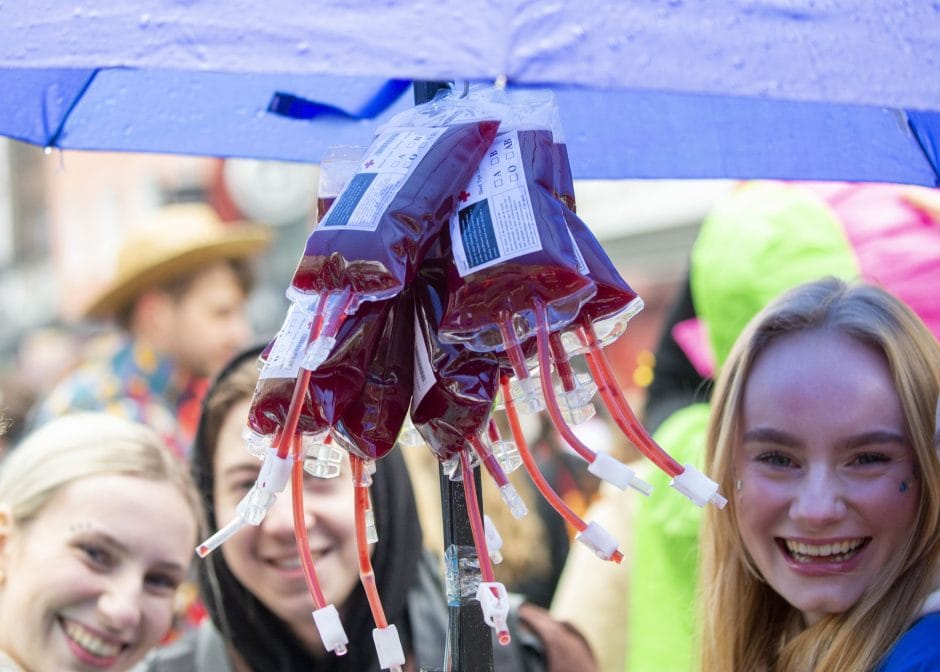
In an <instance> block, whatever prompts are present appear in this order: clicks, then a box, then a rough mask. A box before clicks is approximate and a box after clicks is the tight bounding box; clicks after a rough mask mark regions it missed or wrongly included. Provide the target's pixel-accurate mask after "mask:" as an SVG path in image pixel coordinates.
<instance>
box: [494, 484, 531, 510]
mask: <svg viewBox="0 0 940 672" xmlns="http://www.w3.org/2000/svg"><path fill="white" fill-rule="evenodd" d="M499 495H500V497H502V498H503V501H504V502H506V505H507V506H508V507H509V511H510V512H511V513H512V517H513V518H525V517H526V514H527V513H529V509H528V508H526V505H525V502H523V501H522V497H520V496H519V493H518V492H516V488H515V486H513V484H512V483H507V484H506V485H503V486H501V487H500V489H499Z"/></svg>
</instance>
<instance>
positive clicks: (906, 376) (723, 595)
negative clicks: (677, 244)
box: [699, 278, 940, 672]
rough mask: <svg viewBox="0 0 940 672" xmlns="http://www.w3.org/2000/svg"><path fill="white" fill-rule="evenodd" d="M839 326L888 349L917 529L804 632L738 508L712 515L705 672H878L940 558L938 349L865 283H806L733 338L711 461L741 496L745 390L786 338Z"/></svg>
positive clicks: (711, 469)
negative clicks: (910, 459)
mask: <svg viewBox="0 0 940 672" xmlns="http://www.w3.org/2000/svg"><path fill="white" fill-rule="evenodd" d="M812 330H833V331H838V332H841V333H844V334H846V335H849V336H851V337H853V338H856V339H858V340H859V341H861V342H863V343H867V344H870V345H872V346H874V347H876V348H878V349H879V350H881V351H882V352H883V353H884V355H885V358H886V359H887V361H888V365H889V366H890V369H891V373H892V376H893V378H894V385H895V388H896V390H897V393H898V396H899V398H900V400H901V405H902V408H903V412H904V419H905V425H906V431H907V439H908V440H909V442H910V445H911V446H912V448H913V452H914V459H915V465H916V467H915V468H916V470H917V471H916V473H917V474H918V476H919V478H920V486H921V487H920V501H919V502H918V509H917V517H916V523H915V525H914V526H913V528H912V529H911V530H909V533H908V535H907V537H906V539H905V542H904V543H903V544H902V546H901V547H900V548H898V549H897V553H896V554H895V555H894V556H893V558H892V560H891V561H890V562H889V564H888V566H887V567H885V568H884V571H883V572H882V573H881V574H880V576H879V579H878V580H877V582H876V583H875V584H874V585H872V586H869V587H868V589H866V591H865V592H864V594H863V595H862V596H861V598H860V599H859V600H858V602H857V603H856V604H855V605H854V606H853V607H852V608H851V609H849V610H848V611H846V612H844V613H841V614H833V615H829V616H827V617H825V618H823V619H821V620H820V621H819V622H818V623H816V624H814V625H812V626H811V627H804V625H803V622H802V618H801V614H800V613H799V611H797V610H796V609H795V608H794V607H792V606H791V605H790V604H788V603H787V602H786V600H784V599H783V598H782V597H781V596H780V595H778V594H777V593H776V592H775V591H774V590H773V588H771V587H770V586H769V585H768V584H767V583H765V582H764V581H763V579H762V578H761V576H760V573H759V572H758V570H757V568H756V567H755V565H754V563H753V561H752V559H751V558H750V557H749V556H748V553H747V551H746V549H745V548H744V545H743V542H742V539H741V534H740V530H739V528H738V525H737V511H736V510H735V503H734V501H733V498H732V501H731V502H729V504H728V507H727V509H726V510H723V511H720V510H715V509H713V508H711V507H710V508H709V510H708V511H707V512H706V514H705V521H704V530H703V534H702V537H701V542H700V543H701V557H702V565H701V587H702V595H701V597H702V599H701V604H700V607H701V611H700V615H699V616H700V617H699V630H700V639H699V646H700V648H701V654H702V655H701V668H700V669H702V670H703V672H715V671H716V670H722V671H724V670H729V671H731V670H742V671H747V672H761V671H765V672H766V671H770V670H773V671H774V672H809V671H811V670H825V671H826V672H840V671H843V672H860V671H865V670H872V669H874V668H875V667H876V665H877V664H878V661H879V659H880V658H881V657H882V656H884V655H885V654H886V653H887V652H888V650H889V649H890V648H891V646H892V645H893V644H894V642H895V641H896V640H897V639H898V638H899V637H900V636H901V634H903V632H904V631H905V630H906V629H907V627H908V626H909V625H910V624H911V622H912V621H913V619H914V617H915V615H916V612H917V609H918V608H919V606H920V605H921V604H922V602H923V599H924V598H925V596H926V594H927V593H928V592H929V586H930V581H931V579H932V576H933V573H934V572H935V571H936V568H937V566H938V557H940V462H938V457H937V452H936V450H935V449H934V446H933V435H934V407H935V404H936V400H937V397H938V394H940V346H938V344H937V341H936V339H935V338H934V336H933V335H932V334H931V333H930V331H929V330H928V329H927V327H926V326H925V325H924V324H923V322H921V320H920V319H919V318H918V317H917V316H916V315H915V314H914V312H913V311H912V310H911V309H910V308H908V307H907V306H906V305H905V304H904V303H902V302H901V301H900V300H898V299H896V298H895V297H893V296H892V295H890V294H888V293H887V292H885V291H884V290H882V289H880V288H877V287H874V286H871V285H866V284H847V283H845V282H843V281H841V280H836V279H834V278H827V279H824V280H819V281H816V282H811V283H807V284H804V285H801V286H799V287H796V288H794V289H792V290H790V291H789V292H787V293H785V294H784V295H783V296H781V297H779V298H778V299H777V300H775V301H774V302H772V303H771V304H770V305H769V306H767V308H765V309H764V310H763V311H762V312H761V313H759V314H758V315H757V316H756V317H755V318H754V319H753V320H752V321H751V322H750V324H749V325H748V327H747V328H746V329H745V330H744V332H743V333H742V334H741V336H740V337H739V338H738V340H737V342H736V343H735V346H734V348H733V349H732V351H731V354H730V356H729V358H728V361H727V363H726V364H725V366H724V368H723V370H722V372H721V375H720V377H719V379H718V381H717V384H716V387H715V393H714V396H713V399H712V414H711V420H710V424H709V431H708V438H707V446H706V455H705V465H706V470H707V473H708V474H709V475H710V476H711V477H712V478H713V479H715V480H716V481H717V482H718V483H719V484H720V487H721V489H722V491H724V492H732V491H733V484H732V481H733V474H732V459H733V454H734V451H735V447H736V446H737V444H738V442H739V441H740V440H741V424H740V423H741V408H742V397H743V393H744V388H745V384H746V382H747V379H748V377H749V376H750V373H751V369H752V367H753V365H754V362H755V361H756V359H757V358H758V357H759V356H760V354H761V353H762V352H763V351H765V350H766V349H767V347H768V346H769V345H770V344H771V343H773V342H775V341H776V340H777V339H779V338H781V337H783V336H786V335H787V334H792V333H797V332H805V331H812Z"/></svg>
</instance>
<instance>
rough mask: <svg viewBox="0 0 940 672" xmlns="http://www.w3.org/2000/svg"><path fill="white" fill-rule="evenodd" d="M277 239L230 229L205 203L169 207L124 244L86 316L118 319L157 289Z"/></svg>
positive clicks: (254, 228) (241, 227)
mask: <svg viewBox="0 0 940 672" xmlns="http://www.w3.org/2000/svg"><path fill="white" fill-rule="evenodd" d="M271 238H272V235H271V231H270V230H269V229H268V228H267V227H266V226H263V225H260V224H248V223H246V222H233V223H230V224H224V223H223V222H222V220H221V219H220V218H219V216H218V215H217V214H216V212H215V210H213V209H212V208H211V207H210V206H209V205H206V204H204V203H180V204H174V205H168V206H165V207H163V208H161V209H160V210H158V211H157V212H156V213H155V215H154V217H153V219H152V221H150V222H149V225H148V226H146V227H144V228H142V229H140V230H138V231H135V232H134V233H131V234H130V235H129V236H128V237H127V238H126V239H125V240H124V241H123V242H122V243H121V247H120V249H119V250H118V255H117V268H116V270H115V274H114V276H113V277H112V278H111V280H110V281H109V282H108V283H107V284H106V285H105V286H104V287H102V288H101V290H100V291H99V292H98V294H97V295H96V296H94V297H92V299H91V300H90V301H89V303H88V304H87V306H86V307H85V308H84V310H83V311H82V314H83V316H85V317H108V316H111V315H115V314H117V313H119V312H120V311H121V310H122V309H123V308H124V307H125V306H126V305H127V304H128V302H130V301H132V300H133V299H134V298H135V297H136V296H138V295H139V294H140V293H141V292H143V291H145V290H147V289H149V288H151V287H155V286H158V285H161V284H164V283H166V282H169V281H172V280H174V279H176V278H178V277H180V276H182V275H185V274H187V273H189V272H191V271H194V270H196V269H197V268H199V267H201V266H204V265H206V264H210V263H212V262H214V261H217V260H221V259H241V258H245V257H250V256H252V255H254V254H256V253H258V252H260V251H261V250H263V249H264V248H265V247H266V246H267V245H268V243H269V242H270V241H271Z"/></svg>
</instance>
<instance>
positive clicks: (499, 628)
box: [477, 581, 509, 632]
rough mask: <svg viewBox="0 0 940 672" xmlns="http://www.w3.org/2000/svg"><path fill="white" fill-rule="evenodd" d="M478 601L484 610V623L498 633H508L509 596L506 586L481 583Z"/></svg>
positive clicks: (487, 582) (490, 582)
mask: <svg viewBox="0 0 940 672" xmlns="http://www.w3.org/2000/svg"><path fill="white" fill-rule="evenodd" d="M494 591H496V592H495V593H494ZM477 600H479V602H480V606H481V607H482V608H483V622H484V623H486V624H487V625H488V626H490V627H491V628H493V629H494V630H496V632H506V631H508V627H507V626H506V619H507V618H508V616H509V596H508V595H507V594H506V586H504V585H503V584H501V583H500V582H499V581H481V582H480V585H479V586H478V587H477Z"/></svg>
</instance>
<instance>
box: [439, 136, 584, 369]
mask: <svg viewBox="0 0 940 672" xmlns="http://www.w3.org/2000/svg"><path fill="white" fill-rule="evenodd" d="M517 133H518V147H517V148H516V149H515V151H516V152H518V155H519V156H520V157H521V163H522V166H523V169H524V172H525V180H526V185H525V186H526V189H527V194H528V200H529V202H530V203H531V207H532V210H533V212H534V216H535V220H534V221H535V225H536V227H537V233H538V238H539V241H540V245H541V249H538V250H536V251H533V252H529V253H526V254H523V255H521V256H517V257H515V258H510V259H504V260H502V261H499V262H498V263H495V264H493V265H489V266H483V265H482V264H486V263H491V260H492V259H493V258H495V253H493V252H491V251H490V250H488V249H483V251H482V252H480V251H479V249H480V248H481V247H485V245H486V244H487V243H489V241H488V240H486V238H487V237H489V238H490V239H492V238H493V234H492V231H487V230H486V226H487V224H488V223H489V222H490V221H491V220H492V210H487V208H489V207H490V205H489V204H488V200H490V199H486V200H481V201H478V202H476V203H473V204H472V205H471V206H468V207H467V208H463V209H460V211H459V214H458V217H459V221H460V223H459V227H451V228H452V229H453V228H457V229H458V230H457V235H461V236H463V237H464V239H467V237H468V235H472V236H474V238H475V239H474V240H472V241H470V243H467V242H464V248H465V249H467V250H470V249H472V246H475V247H473V254H475V255H476V256H477V257H478V258H482V259H483V262H482V264H476V265H475V267H476V266H479V267H480V268H479V270H476V269H475V267H473V268H471V271H470V272H469V274H467V275H465V276H464V277H461V275H460V272H459V270H458V267H457V264H456V263H453V264H451V265H450V268H449V270H448V276H447V283H448V293H449V294H448V303H447V310H446V312H445V314H444V316H443V318H442V320H441V325H440V334H441V338H442V339H443V340H445V341H448V342H463V343H466V345H467V346H468V347H470V348H473V349H474V350H481V351H486V350H499V349H502V347H503V340H502V336H501V335H500V331H499V326H498V325H499V322H500V321H501V319H503V318H502V317H501V316H504V315H505V314H509V315H511V316H512V321H513V327H514V331H515V333H516V335H517V337H518V338H519V340H520V341H523V340H526V339H528V338H529V337H530V336H531V335H532V334H534V333H535V315H534V312H533V309H532V306H533V304H534V302H535V301H536V300H538V301H540V302H541V303H543V304H544V305H545V306H546V308H547V313H548V319H549V324H550V325H551V328H552V329H553V330H556V329H558V328H560V327H562V326H564V325H567V324H569V323H570V322H571V321H572V320H574V319H575V317H577V315H578V312H579V310H580V308H581V305H582V304H583V303H584V302H585V301H587V300H588V299H589V298H591V296H593V295H594V291H595V288H594V283H593V282H592V281H591V280H590V279H589V278H587V277H585V276H583V275H582V274H581V273H580V272H579V270H578V267H577V261H576V257H575V252H574V249H573V243H572V240H571V236H570V235H569V233H568V228H567V226H566V224H565V216H564V206H563V205H562V204H561V203H560V202H559V201H558V200H557V199H556V198H555V196H554V175H553V161H552V138H551V134H550V133H549V132H548V131H518V132H517ZM503 137H504V136H502V135H501V136H500V138H503ZM499 142H500V140H497V143H496V144H498V143H499ZM468 188H473V185H470V187H468ZM471 208H473V209H474V210H475V213H482V214H481V216H480V217H479V218H477V219H475V220H473V221H471V219H470V218H471V217H473V216H474V214H475V213H468V212H467V211H469V210H470V209H471ZM478 222H481V224H478ZM471 227H472V230H471ZM468 232H469V233H468ZM510 235H511V234H510ZM477 239H482V240H484V242H483V244H482V245H481V244H480V243H479V242H478V240H477ZM453 245H454V246H456V241H454V242H453ZM467 256H468V257H469V256H471V255H470V254H468V255H467Z"/></svg>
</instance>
